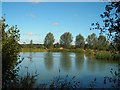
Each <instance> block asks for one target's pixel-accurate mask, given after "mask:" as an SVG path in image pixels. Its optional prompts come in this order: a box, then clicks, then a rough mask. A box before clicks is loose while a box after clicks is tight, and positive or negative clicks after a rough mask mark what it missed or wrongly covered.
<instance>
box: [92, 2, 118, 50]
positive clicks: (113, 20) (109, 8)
mask: <svg viewBox="0 0 120 90" xmlns="http://www.w3.org/2000/svg"><path fill="white" fill-rule="evenodd" d="M100 17H101V18H102V20H103V25H102V26H101V25H100V24H99V23H98V22H97V23H92V26H93V28H92V29H97V30H100V32H101V34H103V33H106V34H107V37H108V39H109V41H111V45H112V46H113V48H114V50H118V51H120V43H119V42H120V2H110V3H108V4H107V5H106V7H105V11H104V12H103V14H100ZM113 43H116V44H117V47H116V44H113Z"/></svg>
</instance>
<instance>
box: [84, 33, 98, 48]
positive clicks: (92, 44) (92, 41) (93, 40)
mask: <svg viewBox="0 0 120 90" xmlns="http://www.w3.org/2000/svg"><path fill="white" fill-rule="evenodd" d="M86 41H87V43H88V46H89V48H91V49H96V47H97V36H96V34H95V33H92V34H91V35H88V37H87V39H86Z"/></svg>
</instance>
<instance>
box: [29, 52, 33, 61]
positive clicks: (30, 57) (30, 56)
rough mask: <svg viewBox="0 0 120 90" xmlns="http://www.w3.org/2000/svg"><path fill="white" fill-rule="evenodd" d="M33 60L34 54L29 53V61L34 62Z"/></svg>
mask: <svg viewBox="0 0 120 90" xmlns="http://www.w3.org/2000/svg"><path fill="white" fill-rule="evenodd" d="M32 58H33V53H32V52H29V56H28V59H29V60H30V61H32Z"/></svg>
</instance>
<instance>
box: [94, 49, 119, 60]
mask: <svg viewBox="0 0 120 90" xmlns="http://www.w3.org/2000/svg"><path fill="white" fill-rule="evenodd" d="M95 58H96V59H104V60H120V54H119V53H116V54H115V53H111V52H109V51H98V52H96V55H95Z"/></svg>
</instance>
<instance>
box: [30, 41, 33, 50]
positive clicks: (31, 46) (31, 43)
mask: <svg viewBox="0 0 120 90" xmlns="http://www.w3.org/2000/svg"><path fill="white" fill-rule="evenodd" d="M30 48H33V40H30Z"/></svg>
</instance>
